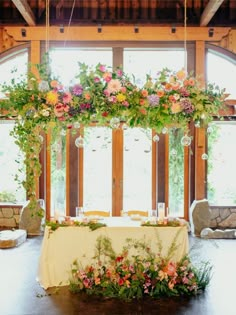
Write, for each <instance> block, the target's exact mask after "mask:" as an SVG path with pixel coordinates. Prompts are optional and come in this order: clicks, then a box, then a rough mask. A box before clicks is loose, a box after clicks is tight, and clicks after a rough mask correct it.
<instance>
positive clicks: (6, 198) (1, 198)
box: [0, 190, 16, 203]
mask: <svg viewBox="0 0 236 315" xmlns="http://www.w3.org/2000/svg"><path fill="white" fill-rule="evenodd" d="M0 202H13V203H15V202H16V196H15V195H14V194H13V193H11V192H8V191H5V190H3V191H1V192H0Z"/></svg>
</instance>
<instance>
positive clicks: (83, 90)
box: [1, 64, 224, 132]
mask: <svg viewBox="0 0 236 315" xmlns="http://www.w3.org/2000/svg"><path fill="white" fill-rule="evenodd" d="M38 69H39V73H40V74H41V77H40V78H36V76H35V75H33V74H32V73H30V74H29V80H28V82H20V83H15V84H13V86H5V87H4V90H5V91H6V92H7V96H8V99H7V100H4V101H3V102H1V108H3V109H7V110H9V114H10V115H14V114H15V115H17V117H18V120H20V121H22V120H23V121H25V120H34V121H35V122H37V123H41V122H49V121H53V122H56V121H60V122H61V123H62V125H63V126H66V127H68V128H72V127H73V122H75V121H76V122H80V123H82V124H83V125H87V124H90V123H91V121H96V122H97V123H98V124H103V125H104V124H105V123H108V122H110V121H111V119H112V118H114V117H116V118H117V119H119V120H124V121H125V122H126V124H128V126H131V127H134V126H139V127H150V128H153V129H155V130H156V131H157V132H161V130H162V129H163V128H164V127H166V126H168V125H180V126H186V125H187V124H188V122H190V121H191V120H193V121H195V122H202V121H204V122H206V123H208V122H209V121H210V120H211V119H212V116H213V115H218V112H219V109H220V108H221V106H222V104H223V100H224V96H223V93H224V90H220V89H219V87H217V86H214V85H212V84H208V86H207V88H206V89H204V88H201V85H200V83H199V82H198V81H197V79H196V78H194V77H193V76H192V75H188V74H187V73H186V71H184V70H180V71H177V72H173V71H171V70H169V69H166V68H165V69H163V70H162V71H160V72H158V73H157V76H156V78H151V77H150V76H149V75H147V80H146V82H145V84H144V86H143V87H138V86H137V85H136V84H135V83H134V80H131V79H130V78H129V77H128V76H127V75H126V74H125V73H124V72H123V70H122V69H120V68H117V69H115V70H112V69H110V68H108V67H106V66H105V65H102V64H98V65H97V66H96V67H95V68H94V69H92V68H89V67H88V66H87V65H85V64H79V71H78V73H79V74H78V81H79V83H78V84H75V85H74V86H72V87H64V86H62V85H61V84H60V82H58V81H57V80H52V79H50V77H46V75H45V73H44V72H45V71H43V70H42V69H44V67H43V65H39V66H38ZM13 83H14V82H13ZM63 122H64V124H63Z"/></svg>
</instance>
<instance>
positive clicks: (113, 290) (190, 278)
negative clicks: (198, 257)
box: [70, 236, 212, 301]
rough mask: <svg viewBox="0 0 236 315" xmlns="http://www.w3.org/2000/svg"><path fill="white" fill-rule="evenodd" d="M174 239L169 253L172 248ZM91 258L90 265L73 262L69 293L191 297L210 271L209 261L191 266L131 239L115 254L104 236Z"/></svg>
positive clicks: (186, 259) (204, 283)
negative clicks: (198, 265)
mask: <svg viewBox="0 0 236 315" xmlns="http://www.w3.org/2000/svg"><path fill="white" fill-rule="evenodd" d="M174 242H175V241H173V244H171V246H170V253H169V254H173V252H174V251H175V250H176V246H175V244H174ZM159 246H160V247H161V244H160V243H159ZM134 248H135V250H136V254H135V255H132V256H130V255H129V250H130V249H132V250H133V249H134ZM94 260H95V262H94V264H91V265H88V266H86V267H85V268H83V267H81V266H80V265H79V264H78V262H77V261H74V262H73V265H72V277H71V279H70V291H71V292H73V293H82V292H85V293H86V294H87V295H95V296H100V297H104V298H118V299H122V300H125V301H130V300H133V299H141V298H145V297H151V298H155V299H159V298H161V297H170V296H184V295H187V296H193V295H196V294H198V293H200V292H202V291H203V290H204V289H205V288H206V286H207V285H208V284H209V281H210V277H211V270H212V266H210V265H209V263H202V265H201V266H200V267H199V268H196V267H194V266H193V265H192V264H191V261H190V258H189V257H188V256H186V257H183V258H182V259H181V260H180V261H179V262H175V261H173V260H171V259H169V258H167V257H162V256H161V250H160V251H159V252H158V253H153V252H152V251H151V250H150V248H149V247H148V244H147V243H145V242H142V241H136V240H131V239H129V240H127V245H126V246H124V247H123V250H122V252H121V254H119V255H117V254H116V253H115V252H114V250H113V248H112V244H111V241H110V239H108V238H106V237H104V236H103V237H99V238H98V239H97V245H96V252H95V256H94Z"/></svg>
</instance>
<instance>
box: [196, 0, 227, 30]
mask: <svg viewBox="0 0 236 315" xmlns="http://www.w3.org/2000/svg"><path fill="white" fill-rule="evenodd" d="M223 2H224V0H210V1H209V2H208V4H207V6H206V7H205V9H204V11H203V13H202V16H201V19H200V26H207V24H208V23H209V22H210V20H211V19H212V18H213V16H214V15H215V13H216V11H217V10H218V9H219V7H220V6H221V4H222V3H223Z"/></svg>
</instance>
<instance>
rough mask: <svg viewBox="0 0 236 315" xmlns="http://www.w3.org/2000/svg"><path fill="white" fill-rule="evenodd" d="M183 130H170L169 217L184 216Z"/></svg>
mask: <svg viewBox="0 0 236 315" xmlns="http://www.w3.org/2000/svg"><path fill="white" fill-rule="evenodd" d="M183 135H184V134H183V130H181V129H176V128H173V129H170V130H169V215H170V216H175V217H176V216H181V217H182V216H184V147H183V145H182V144H181V138H182V137H183Z"/></svg>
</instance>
